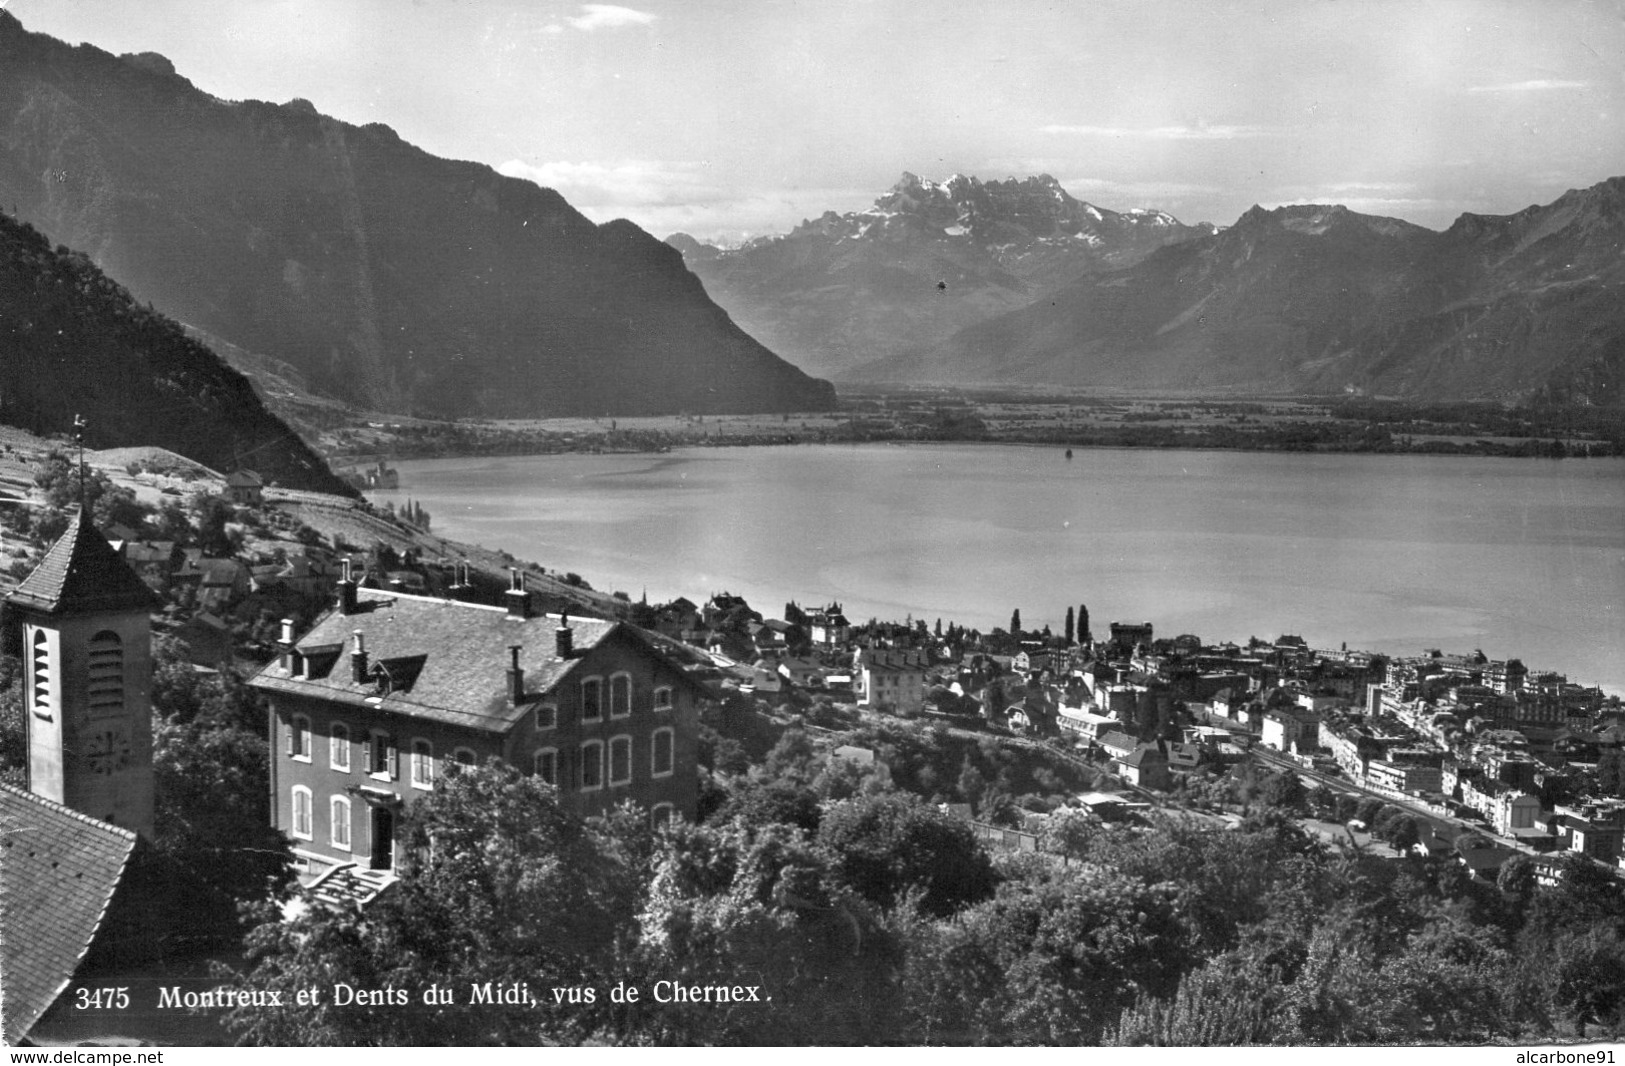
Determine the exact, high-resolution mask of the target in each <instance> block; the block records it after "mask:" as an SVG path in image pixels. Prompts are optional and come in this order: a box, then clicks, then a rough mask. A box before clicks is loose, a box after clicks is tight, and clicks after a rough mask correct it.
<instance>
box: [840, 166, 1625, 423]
mask: <svg viewBox="0 0 1625 1066" xmlns="http://www.w3.org/2000/svg"><path fill="white" fill-rule="evenodd" d="M1622 252H1625V178H1613V179H1610V180H1607V181H1604V182H1602V183H1600V184H1598V185H1595V186H1593V187H1591V188H1588V189H1582V190H1571V191H1570V192H1568V193H1565V194H1564V195H1563V196H1561V197H1560V198H1558V199H1557V200H1556V201H1554V202H1553V203H1551V204H1547V205H1543V206H1539V205H1537V206H1531V207H1529V208H1526V209H1525V210H1523V211H1519V212H1517V213H1516V214H1512V215H1502V216H1493V215H1475V214H1464V215H1462V216H1461V217H1460V218H1458V219H1457V220H1456V222H1455V223H1454V224H1453V225H1452V226H1451V227H1450V228H1449V229H1447V230H1445V231H1444V232H1442V233H1441V232H1435V231H1433V230H1428V229H1424V228H1422V227H1420V226H1415V225H1412V224H1410V223H1407V222H1403V221H1400V220H1398V219H1392V218H1382V217H1375V216H1370V215H1362V214H1358V213H1356V212H1353V211H1350V210H1348V209H1347V208H1344V207H1341V206H1314V205H1303V206H1290V207H1279V208H1276V209H1274V210H1265V209H1263V208H1261V207H1254V208H1252V209H1251V210H1249V211H1247V212H1246V213H1245V214H1243V215H1242V216H1241V217H1240V218H1239V219H1238V220H1237V221H1236V223H1235V224H1234V225H1233V226H1230V227H1228V228H1227V229H1224V230H1222V231H1220V232H1217V233H1213V234H1208V235H1203V236H1200V237H1197V238H1194V239H1190V240H1186V241H1183V242H1181V243H1178V244H1175V245H1172V246H1169V247H1165V248H1160V249H1158V250H1156V251H1155V252H1154V253H1153V254H1151V255H1149V256H1146V257H1145V258H1144V259H1143V260H1141V261H1140V262H1138V263H1136V264H1134V265H1132V266H1129V267H1127V268H1125V269H1122V270H1119V271H1116V272H1113V273H1110V274H1097V275H1093V276H1089V277H1085V278H1082V279H1079V280H1077V281H1075V282H1073V283H1072V284H1070V285H1068V286H1065V287H1063V288H1061V289H1059V290H1057V291H1056V292H1055V293H1053V294H1052V295H1051V296H1049V297H1046V298H1044V299H1041V300H1038V301H1036V302H1033V303H1031V304H1029V305H1028V306H1026V307H1023V308H1021V309H1019V310H1016V311H1012V312H1009V313H1007V314H1003V315H999V316H995V317H992V318H990V319H988V320H986V321H983V322H980V323H977V324H975V325H972V326H969V327H967V328H965V329H963V330H961V331H959V332H958V333H956V334H954V335H953V336H952V337H949V338H947V339H946V340H943V341H941V342H939V343H925V344H921V345H919V346H917V347H916V348H915V349H913V350H911V351H908V352H904V353H899V354H896V355H894V356H891V357H888V358H883V359H880V360H877V361H875V362H873V363H871V364H869V365H867V366H865V367H863V368H861V370H859V371H858V372H856V374H855V375H854V376H857V377H861V378H864V379H868V380H877V381H878V380H890V381H937V382H950V383H952V382H958V383H970V382H1001V383H1030V384H1052V385H1069V386H1110V387H1118V388H1156V389H1217V390H1227V391H1232V392H1253V393H1258V392H1278V393H1314V394H1328V393H1331V394H1337V393H1345V394H1346V393H1354V394H1365V395H1382V396H1396V397H1404V398H1413V399H1486V400H1500V401H1507V402H1516V401H1529V400H1548V401H1557V402H1575V403H1587V404H1600V405H1619V404H1620V403H1621V396H1622V392H1621V385H1622V377H1625V300H1622V299H1621V296H1622V295H1625V255H1622V254H1621V253H1622Z"/></svg>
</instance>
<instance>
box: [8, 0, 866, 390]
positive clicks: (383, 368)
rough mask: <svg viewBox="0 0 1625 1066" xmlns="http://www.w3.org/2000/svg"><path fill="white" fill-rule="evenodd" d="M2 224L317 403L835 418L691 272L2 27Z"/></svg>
mask: <svg viewBox="0 0 1625 1066" xmlns="http://www.w3.org/2000/svg"><path fill="white" fill-rule="evenodd" d="M0 201H3V202H4V203H5V204H6V205H7V206H13V205H14V206H15V208H16V211H17V213H18V214H19V215H20V217H22V218H26V219H30V220H33V221H35V222H36V223H38V224H39V225H41V226H42V227H43V228H44V229H46V230H48V231H49V232H51V233H52V234H53V235H54V237H55V238H56V239H58V240H61V241H64V242H65V243H68V244H70V245H72V246H74V247H77V248H82V249H84V250H85V251H86V252H87V253H88V254H89V255H90V256H91V257H92V258H93V259H94V260H95V261H96V262H97V263H98V264H99V265H101V266H102V267H103V268H104V269H106V270H107V271H108V272H110V273H112V274H114V275H115V276H117V277H119V278H121V279H122V280H123V281H124V282H125V284H127V285H128V286H129V287H130V289H131V290H132V291H133V292H135V293H136V294H137V295H138V296H139V297H140V298H142V299H144V300H150V301H152V302H153V303H154V304H155V305H156V306H157V307H158V308H159V309H161V310H163V311H164V312H166V313H167V314H170V315H172V316H173V317H175V318H178V319H180V320H182V321H184V322H186V323H188V324H189V325H193V326H196V327H197V328H199V329H202V330H205V331H207V332H208V333H210V334H212V335H215V336H218V337H221V338H222V339H224V340H226V341H229V342H230V343H231V344H232V345H235V346H238V347H240V348H243V349H246V350H248V351H251V352H255V353H258V354H260V355H263V356H266V357H268V358H272V359H278V360H282V361H284V362H286V363H289V364H291V365H293V366H295V367H297V368H298V369H299V370H300V371H301V372H302V373H303V374H305V375H306V377H307V379H308V380H309V382H310V383H311V385H312V387H313V388H316V389H318V390H321V391H324V392H326V393H329V394H332V395H335V396H338V397H339V398H342V399H345V400H347V401H350V402H353V403H357V404H361V405H365V406H369V407H372V408H375V409H377V410H382V411H398V412H416V413H422V414H432V415H440V416H464V415H483V416H538V415H546V414H566V413H591V414H609V413H617V414H620V413H624V414H634V413H656V412H671V411H680V410H687V411H694V412H724V411H752V410H755V411H761V410H791V409H811V408H822V407H828V406H831V405H832V404H833V402H834V391H833V389H831V388H830V386H829V385H828V384H827V383H824V382H820V381H816V380H814V379H812V378H809V377H807V376H806V375H805V374H803V373H802V372H800V371H799V370H797V369H795V368H794V367H792V366H790V365H788V364H786V363H785V362H783V361H782V360H780V359H778V358H777V357H776V356H774V355H773V354H772V353H771V352H769V351H768V350H767V349H766V348H764V347H763V346H762V345H761V344H759V343H757V342H756V341H755V340H754V339H752V338H751V337H749V336H748V335H747V334H745V333H744V332H743V331H742V330H740V329H739V328H738V327H737V326H735V325H734V324H733V322H732V321H731V320H730V319H729V318H728V316H727V314H726V313H725V312H724V311H723V310H722V309H721V308H719V307H717V306H716V305H715V304H713V303H712V302H711V301H710V299H709V298H708V297H707V296H706V295H705V291H704V288H703V286H702V285H701V284H700V282H699V280H698V279H696V278H695V277H694V276H693V275H691V274H690V273H688V271H687V270H686V269H685V268H684V267H683V264H682V259H681V257H680V256H679V255H678V254H677V253H676V252H675V251H673V250H672V249H670V248H668V247H666V246H665V245H663V244H662V243H661V242H659V241H657V240H655V239H654V238H652V237H650V236H649V235H647V234H645V233H644V232H643V231H641V230H639V229H638V228H637V227H636V226H634V225H632V224H631V223H629V222H625V221H615V222H610V223H607V224H605V225H602V226H597V225H594V224H593V223H592V222H591V221H589V220H588V219H587V218H585V217H584V216H582V215H581V214H580V213H579V212H577V211H576V210H575V209H574V208H572V207H571V206H570V205H569V204H568V203H566V202H565V200H564V199H563V198H562V197H561V196H559V194H558V193H556V192H554V191H552V190H550V189H543V188H540V187H539V186H537V185H535V184H533V183H531V182H527V181H521V180H518V179H513V178H507V177H503V176H502V175H499V174H498V173H496V171H494V170H492V169H491V168H490V167H487V166H484V165H481V164H475V163H466V162H457V161H452V160H445V159H439V158H436V157H434V156H431V155H429V154H428V153H426V152H423V151H421V150H420V149H418V148H415V147H413V146H412V145H409V144H407V143H406V142H404V141H402V140H401V139H400V138H399V137H398V136H397V135H396V134H395V133H394V131H393V130H391V129H390V128H389V127H387V126H384V125H382V124H377V123H374V124H369V125H366V126H360V127H357V126H352V125H349V124H347V123H343V122H339V121H337V120H334V119H331V118H328V117H326V116H324V115H322V114H320V113H319V112H318V111H317V110H316V108H315V107H314V106H313V105H311V104H310V103H309V102H307V101H301V100H296V101H292V102H290V103H287V104H282V105H276V104H269V103H264V102H260V101H242V102H235V103H228V102H226V101H222V100H218V99H216V98H214V97H211V96H208V95H207V94H205V93H203V92H200V91H199V90H198V89H196V88H195V87H194V86H193V85H192V84H191V83H190V82H189V81H187V80H186V79H185V78H183V77H181V76H179V75H178V74H175V73H174V72H173V67H172V66H171V65H170V64H169V63H168V61H167V60H165V59H163V57H161V56H155V55H152V54H144V55H140V56H126V57H122V58H117V57H114V56H112V55H109V54H108V53H106V52H103V51H101V50H99V49H96V48H94V47H91V46H89V45H80V46H77V47H70V46H68V45H66V44H64V43H62V42H60V41H57V40H54V39H52V38H50V37H47V36H44V35H41V34H32V33H28V32H26V31H25V30H24V29H23V28H22V26H21V25H20V24H19V23H18V22H17V20H16V19H15V18H13V17H12V16H10V15H8V14H6V13H5V12H3V11H0Z"/></svg>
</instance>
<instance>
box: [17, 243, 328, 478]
mask: <svg viewBox="0 0 1625 1066" xmlns="http://www.w3.org/2000/svg"><path fill="white" fill-rule="evenodd" d="M75 416H83V417H84V418H85V420H86V421H87V422H88V423H89V427H88V429H87V431H86V434H85V443H86V444H87V445H88V446H90V447H93V448H112V447H119V446H127V445H128V446H135V445H145V446H151V447H159V448H167V449H169V450H171V451H174V452H178V453H180V454H181V455H184V456H186V457H187V458H189V459H193V460H195V461H197V462H199V463H202V464H203V465H205V466H207V467H210V468H212V469H214V470H219V471H225V472H229V471H232V470H235V469H237V468H239V467H248V468H250V469H253V470H256V471H257V472H259V473H260V475H261V476H262V477H264V478H266V479H268V480H271V481H275V482H277V483H279V484H282V485H285V486H288V487H290V488H299V489H308V490H313V491H318V492H330V493H340V494H345V495H353V491H352V490H351V489H350V488H348V487H347V486H346V485H345V484H344V483H343V482H342V481H340V480H339V479H338V478H336V477H334V476H333V474H332V472H331V471H330V470H328V468H327V465H326V464H325V463H323V462H322V460H321V459H319V458H317V456H316V455H315V453H313V452H312V451H311V450H310V449H309V448H307V447H306V446H305V444H304V442H303V441H301V440H300V439H299V438H298V437H297V436H296V435H294V433H293V432H291V431H290V430H289V429H288V427H287V426H286V425H285V424H283V423H282V422H281V421H279V420H278V419H277V418H276V417H274V416H273V415H271V414H270V413H269V412H268V411H266V410H265V408H264V406H262V405H261V403H260V401H259V399H258V397H256V395H255V394H254V390H253V388H252V387H251V386H250V385H249V383H248V380H247V379H246V378H244V377H243V376H242V375H241V374H239V373H237V372H236V371H235V370H233V369H231V368H230V367H228V366H226V365H225V363H223V362H222V361H221V360H220V359H219V358H218V357H217V356H216V355H215V354H214V353H213V352H211V351H210V350H209V349H207V348H205V347H204V346H203V345H201V344H198V343H197V342H196V341H194V340H192V339H190V338H189V337H187V336H186V334H185V332H184V331H182V330H181V328H180V327H179V326H178V325H176V324H175V323H174V322H172V321H170V320H169V319H167V318H165V317H164V316H163V315H160V314H158V313H156V312H154V311H152V310H151V309H149V308H145V307H142V306H140V305H139V304H137V303H136V302H135V300H134V299H133V298H132V297H131V296H130V294H129V293H128V292H127V291H125V290H124V289H123V288H122V287H121V286H119V285H118V284H117V283H115V282H114V281H112V280H111V279H109V278H108V277H107V276H106V275H105V274H103V273H102V272H101V271H100V270H97V269H96V267H95V265H94V264H92V263H91V262H90V260H89V259H88V258H87V257H85V256H83V255H80V254H77V253H74V252H70V251H68V249H66V248H64V247H61V246H58V247H56V248H55V249H53V248H52V247H51V244H50V242H49V241H48V240H46V238H45V237H44V236H43V235H42V234H40V233H39V232H37V231H36V230H34V228H33V227H31V226H29V225H27V224H25V223H18V222H16V221H15V220H13V219H11V218H9V217H7V216H5V215H3V214H0V424H5V425H12V426H18V427H21V428H23V429H27V430H30V431H32V432H35V433H40V434H46V435H49V434H56V433H66V432H71V430H72V428H73V421H74V418H75Z"/></svg>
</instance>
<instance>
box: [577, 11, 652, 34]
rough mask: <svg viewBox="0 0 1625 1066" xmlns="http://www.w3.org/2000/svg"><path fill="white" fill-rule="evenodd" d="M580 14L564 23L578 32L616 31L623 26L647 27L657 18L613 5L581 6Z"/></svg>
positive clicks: (644, 12)
mask: <svg viewBox="0 0 1625 1066" xmlns="http://www.w3.org/2000/svg"><path fill="white" fill-rule="evenodd" d="M581 12H582V13H581V14H580V15H577V16H576V17H574V18H566V19H565V20H564V21H565V22H568V23H569V24H570V25H571V26H573V27H575V28H576V29H578V30H585V31H586V32H588V33H591V32H592V31H593V30H618V29H621V28H622V27H624V26H647V25H649V24H650V23H651V22H653V21H654V20H655V19H656V17H657V16H655V15H651V14H649V13H648V12H646V11H634V10H633V9H632V8H629V7H619V6H617V5H615V4H582V5H581Z"/></svg>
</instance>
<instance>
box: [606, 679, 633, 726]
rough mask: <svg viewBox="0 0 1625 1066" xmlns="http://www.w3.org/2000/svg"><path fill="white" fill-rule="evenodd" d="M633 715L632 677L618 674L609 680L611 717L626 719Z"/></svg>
mask: <svg viewBox="0 0 1625 1066" xmlns="http://www.w3.org/2000/svg"><path fill="white" fill-rule="evenodd" d="M631 713H632V675H630V674H616V675H615V676H614V677H612V678H610V679H609V716H610V717H611V718H625V717H626V716H627V715H629V714H631Z"/></svg>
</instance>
